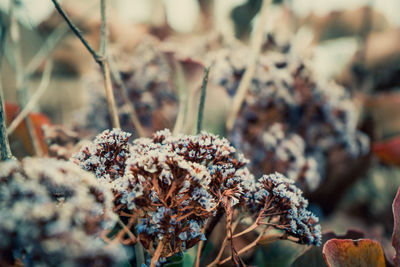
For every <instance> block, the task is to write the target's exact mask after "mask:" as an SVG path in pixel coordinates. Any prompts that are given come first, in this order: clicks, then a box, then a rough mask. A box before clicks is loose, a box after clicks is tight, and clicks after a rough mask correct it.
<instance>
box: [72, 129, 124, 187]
mask: <svg viewBox="0 0 400 267" xmlns="http://www.w3.org/2000/svg"><path fill="white" fill-rule="evenodd" d="M130 136H131V134H129V133H126V132H123V131H121V130H120V129H112V130H111V131H110V130H105V131H104V132H102V133H101V134H99V135H97V137H96V139H95V140H94V141H93V142H92V143H91V144H89V145H87V146H85V147H83V148H82V149H81V150H80V152H79V153H77V154H75V155H74V156H73V157H72V160H73V161H74V162H75V163H76V164H78V165H79V166H80V167H81V168H82V169H84V170H86V171H91V172H93V173H94V174H95V175H96V177H97V178H99V179H103V180H104V181H106V182H110V181H112V180H115V179H117V178H119V177H122V176H123V175H124V172H125V161H126V159H127V158H128V156H129V144H128V139H129V137H130Z"/></svg>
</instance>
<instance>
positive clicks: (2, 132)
mask: <svg viewBox="0 0 400 267" xmlns="http://www.w3.org/2000/svg"><path fill="white" fill-rule="evenodd" d="M6 32H7V29H6V27H5V25H0V68H1V66H2V62H3V55H4V50H5V43H6ZM0 157H1V158H0V159H1V160H2V161H5V160H8V159H11V158H12V153H11V149H10V144H9V142H8V137H7V127H6V114H5V110H4V100H3V88H2V83H1V75H0Z"/></svg>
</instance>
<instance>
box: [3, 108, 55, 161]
mask: <svg viewBox="0 0 400 267" xmlns="http://www.w3.org/2000/svg"><path fill="white" fill-rule="evenodd" d="M5 111H6V123H7V125H9V124H10V123H11V122H12V121H13V120H14V119H15V117H16V116H17V115H18V113H19V112H20V108H19V106H18V105H15V104H11V103H5ZM29 118H30V119H31V121H32V125H33V129H34V130H35V133H36V136H37V138H38V142H39V145H40V147H41V148H42V151H43V152H44V153H45V154H47V144H46V140H45V138H44V135H43V131H42V126H44V125H49V124H50V120H49V118H48V117H47V116H46V115H44V114H41V113H30V114H29ZM13 140H16V141H18V142H21V143H22V145H23V147H24V149H25V150H26V151H27V152H28V153H29V154H30V155H34V150H33V146H32V144H31V140H30V137H29V132H28V128H27V126H26V123H25V121H22V122H21V123H20V124H19V125H18V126H17V128H16V129H15V131H14V132H13V134H12V135H11V142H12V141H13Z"/></svg>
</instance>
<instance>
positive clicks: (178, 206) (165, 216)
mask: <svg viewBox="0 0 400 267" xmlns="http://www.w3.org/2000/svg"><path fill="white" fill-rule="evenodd" d="M130 152H131V156H130V158H129V159H128V160H127V166H126V173H125V175H124V177H122V178H120V179H117V180H115V181H114V182H113V189H114V192H115V193H116V195H117V203H116V205H117V207H119V211H124V212H128V213H132V212H133V213H136V212H141V213H143V214H142V215H141V216H140V223H139V225H138V226H137V233H138V234H139V238H140V240H141V242H142V244H143V245H144V247H145V248H147V249H149V248H150V246H151V245H153V246H154V247H156V246H157V245H158V244H159V243H160V242H167V243H168V245H166V246H165V247H164V250H163V252H162V254H161V255H162V256H163V257H165V256H170V255H172V254H175V253H177V252H180V251H182V250H183V249H185V248H190V247H192V246H193V245H195V244H196V243H197V242H198V241H200V240H201V239H203V238H204V235H203V230H204V226H205V223H206V220H207V219H208V218H209V217H211V216H213V215H214V214H215V213H216V210H217V209H219V208H222V206H221V205H222V204H221V205H220V203H223V202H224V201H226V200H228V199H229V200H231V201H232V203H231V205H235V204H237V203H239V202H244V200H243V198H244V195H245V192H248V190H245V187H246V179H254V178H253V176H251V175H250V174H249V172H248V171H247V169H245V168H244V165H245V163H246V160H245V159H243V158H242V157H241V156H240V155H239V157H238V156H237V154H236V153H235V150H234V148H233V147H231V146H230V145H229V142H228V141H227V140H226V139H220V138H219V137H217V136H214V135H212V134H208V133H205V132H202V133H201V134H198V135H195V136H186V135H177V136H172V135H171V133H170V132H169V131H168V130H164V131H159V132H157V133H155V134H154V135H153V138H152V139H150V138H141V139H137V140H135V141H134V142H133V145H132V149H131V151H130ZM225 204H226V203H225Z"/></svg>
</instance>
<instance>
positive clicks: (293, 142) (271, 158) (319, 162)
mask: <svg viewBox="0 0 400 267" xmlns="http://www.w3.org/2000/svg"><path fill="white" fill-rule="evenodd" d="M259 141H260V146H259V147H258V148H256V149H257V150H256V151H254V152H255V153H258V155H259V156H260V157H258V158H255V159H254V162H253V164H256V165H259V166H262V170H261V171H262V172H263V173H269V172H271V170H274V171H277V172H285V173H286V176H287V177H288V178H290V179H292V180H293V181H296V183H297V185H299V186H301V187H302V188H307V189H309V190H311V191H313V190H315V189H316V188H317V187H318V185H319V183H320V182H321V176H322V174H323V172H324V167H325V165H324V162H323V160H324V157H322V155H319V154H318V153H314V154H312V153H307V151H306V148H307V147H306V143H305V141H304V139H303V138H302V137H301V136H300V135H298V134H296V133H290V132H287V131H285V126H284V125H283V124H281V123H274V124H272V125H271V126H270V128H269V129H268V130H267V131H265V132H264V133H263V135H262V138H260V140H259Z"/></svg>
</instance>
